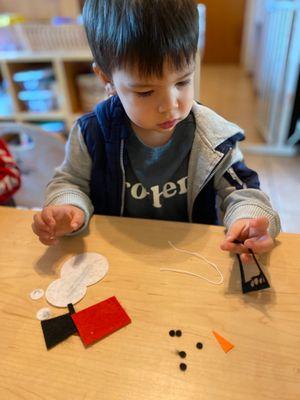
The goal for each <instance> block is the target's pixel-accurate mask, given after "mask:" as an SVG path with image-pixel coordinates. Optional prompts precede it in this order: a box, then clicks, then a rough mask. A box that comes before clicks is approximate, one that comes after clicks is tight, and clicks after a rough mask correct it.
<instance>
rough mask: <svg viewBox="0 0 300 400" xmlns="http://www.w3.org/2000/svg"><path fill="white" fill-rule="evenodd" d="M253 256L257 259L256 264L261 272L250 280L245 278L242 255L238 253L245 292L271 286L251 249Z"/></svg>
mask: <svg viewBox="0 0 300 400" xmlns="http://www.w3.org/2000/svg"><path fill="white" fill-rule="evenodd" d="M250 252H251V254H252V257H253V259H254V261H255V264H256V266H257V268H258V270H259V274H258V275H255V276H252V278H251V279H250V280H249V281H246V279H245V272H244V266H243V263H242V260H241V257H240V255H239V254H237V259H238V262H239V266H240V273H241V282H242V291H243V293H249V292H256V291H258V290H262V289H267V288H269V287H270V285H269V282H268V280H267V278H266V276H265V274H264V273H263V270H262V269H261V267H260V265H259V263H258V261H257V259H256V257H255V255H254V253H253V252H252V251H251V250H250Z"/></svg>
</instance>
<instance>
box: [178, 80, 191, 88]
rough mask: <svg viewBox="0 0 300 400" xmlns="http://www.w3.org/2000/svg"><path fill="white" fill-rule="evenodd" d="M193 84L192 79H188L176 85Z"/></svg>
mask: <svg viewBox="0 0 300 400" xmlns="http://www.w3.org/2000/svg"><path fill="white" fill-rule="evenodd" d="M191 82H192V80H191V79H186V80H185V81H181V82H177V83H176V85H177V86H187V85H189V84H190V83H191Z"/></svg>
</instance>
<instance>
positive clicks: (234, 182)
mask: <svg viewBox="0 0 300 400" xmlns="http://www.w3.org/2000/svg"><path fill="white" fill-rule="evenodd" d="M239 154H241V153H240V152H239ZM215 189H216V191H217V195H218V198H219V201H220V208H221V210H222V212H223V213H224V217H223V222H224V225H225V227H226V228H227V229H229V227H230V226H231V225H232V224H233V223H234V222H235V221H237V220H238V219H242V218H256V217H259V216H264V217H267V218H268V220H269V233H270V235H271V237H272V238H275V237H276V236H277V235H278V233H279V232H280V228H281V226H280V219H279V215H278V213H277V212H276V211H275V210H274V209H273V208H272V205H271V202H270V199H269V198H268V196H267V195H266V194H265V193H264V192H263V191H261V190H260V182H259V179H258V175H257V173H256V172H255V171H253V170H251V169H249V168H248V167H247V166H246V165H245V163H244V161H243V160H242V159H240V160H237V161H236V160H233V163H232V164H231V165H230V166H229V167H227V168H226V170H225V171H223V173H222V175H221V176H220V175H219V176H218V177H217V176H216V178H215Z"/></svg>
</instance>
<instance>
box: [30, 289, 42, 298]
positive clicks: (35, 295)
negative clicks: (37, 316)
mask: <svg viewBox="0 0 300 400" xmlns="http://www.w3.org/2000/svg"><path fill="white" fill-rule="evenodd" d="M43 296H44V291H43V289H34V290H33V291H32V292H31V293H30V297H31V298H32V300H38V299H40V298H42V297H43Z"/></svg>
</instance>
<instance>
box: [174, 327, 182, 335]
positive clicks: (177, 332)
mask: <svg viewBox="0 0 300 400" xmlns="http://www.w3.org/2000/svg"><path fill="white" fill-rule="evenodd" d="M175 334H176V336H178V337H180V336H181V335H182V332H181V331H180V330H179V329H178V330H177V331H176V332H175Z"/></svg>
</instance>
